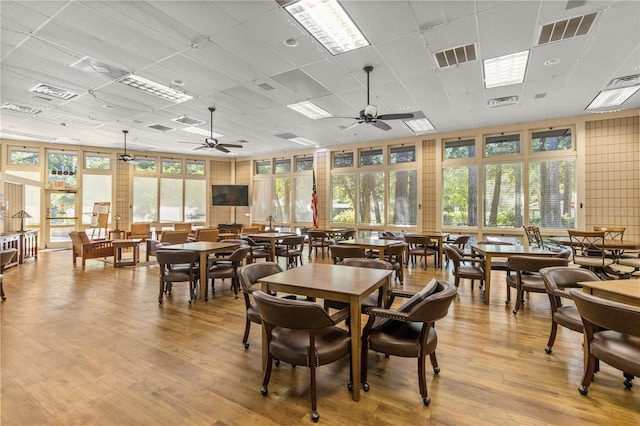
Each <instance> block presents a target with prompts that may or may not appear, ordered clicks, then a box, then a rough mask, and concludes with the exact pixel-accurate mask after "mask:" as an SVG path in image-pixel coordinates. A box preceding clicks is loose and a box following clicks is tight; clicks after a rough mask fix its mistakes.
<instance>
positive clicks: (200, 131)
mask: <svg viewBox="0 0 640 426" xmlns="http://www.w3.org/2000/svg"><path fill="white" fill-rule="evenodd" d="M182 130H184V131H185V132H189V133H194V134H196V135H201V136H207V137H209V135H211V132H210V131H209V130H205V129H201V128H200V127H185V128H184V129H182ZM213 137H214V138H221V137H224V135H221V134H220V133H216V132H213Z"/></svg>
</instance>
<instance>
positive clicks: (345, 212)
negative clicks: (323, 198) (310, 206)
mask: <svg viewBox="0 0 640 426" xmlns="http://www.w3.org/2000/svg"><path fill="white" fill-rule="evenodd" d="M355 221H356V175H355V174H354V173H350V174H340V175H332V176H331V222H333V223H355Z"/></svg>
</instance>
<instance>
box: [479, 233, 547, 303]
mask: <svg viewBox="0 0 640 426" xmlns="http://www.w3.org/2000/svg"><path fill="white" fill-rule="evenodd" d="M471 252H472V253H476V254H479V255H481V256H483V257H484V259H485V267H484V296H483V298H482V300H483V301H484V303H485V304H487V305H488V304H489V299H490V297H491V291H490V290H491V260H492V259H493V258H495V257H497V258H509V257H512V256H543V257H553V256H556V255H557V254H558V253H556V252H554V251H551V250H547V249H541V248H537V247H528V246H512V245H499V244H471Z"/></svg>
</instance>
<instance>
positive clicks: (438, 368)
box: [433, 367, 440, 375]
mask: <svg viewBox="0 0 640 426" xmlns="http://www.w3.org/2000/svg"><path fill="white" fill-rule="evenodd" d="M433 374H435V375H438V374H440V367H436V368H434V369H433Z"/></svg>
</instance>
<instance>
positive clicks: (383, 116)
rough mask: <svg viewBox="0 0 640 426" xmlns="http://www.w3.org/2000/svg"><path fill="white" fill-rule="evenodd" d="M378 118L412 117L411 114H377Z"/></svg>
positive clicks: (400, 118) (397, 118) (399, 118)
mask: <svg viewBox="0 0 640 426" xmlns="http://www.w3.org/2000/svg"><path fill="white" fill-rule="evenodd" d="M377 118H378V120H406V119H408V118H413V114H411V113H406V114H383V115H379V116H378V117H377Z"/></svg>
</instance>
